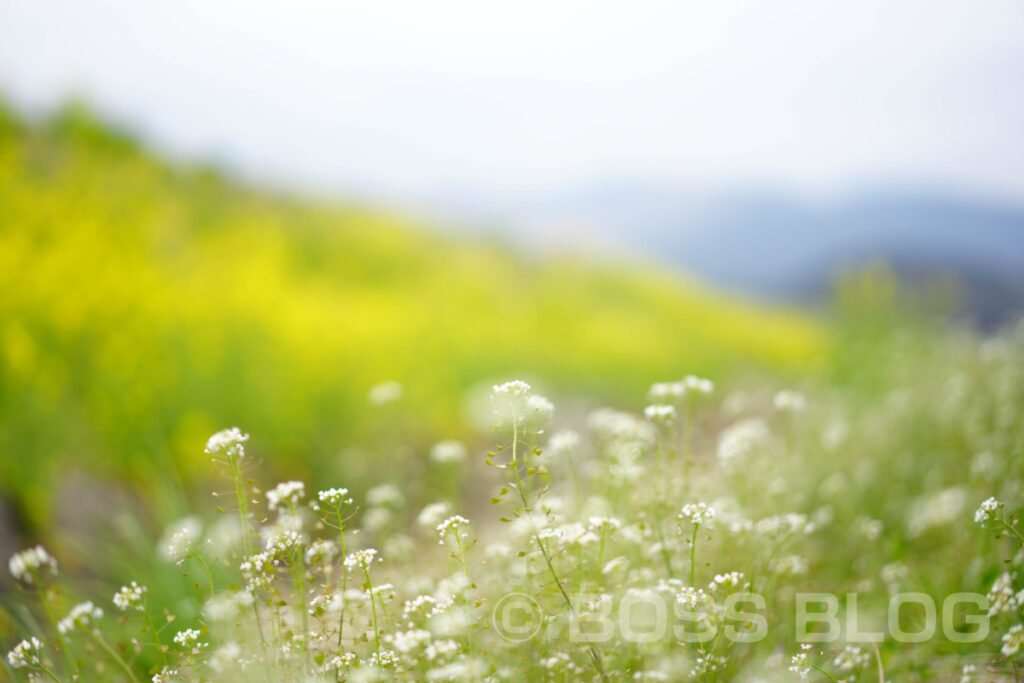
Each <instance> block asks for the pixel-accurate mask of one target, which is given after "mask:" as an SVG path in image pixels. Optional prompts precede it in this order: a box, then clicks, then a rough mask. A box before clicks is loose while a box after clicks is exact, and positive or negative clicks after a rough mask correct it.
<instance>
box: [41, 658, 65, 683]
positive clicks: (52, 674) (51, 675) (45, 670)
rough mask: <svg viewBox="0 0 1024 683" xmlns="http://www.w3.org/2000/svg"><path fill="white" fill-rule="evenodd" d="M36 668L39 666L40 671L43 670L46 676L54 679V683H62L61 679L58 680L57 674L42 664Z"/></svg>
mask: <svg viewBox="0 0 1024 683" xmlns="http://www.w3.org/2000/svg"><path fill="white" fill-rule="evenodd" d="M36 666H38V667H39V668H40V669H42V671H43V673H44V674H46V675H47V676H49V677H50V678H51V679H53V680H54V681H56V682H57V683H61V681H60V679H59V678H57V676H56V674H54V673H53V672H52V671H50V670H49V669H48V668H47V667H46V666H44V665H43V663H42V662H40V663H39V664H37V665H36Z"/></svg>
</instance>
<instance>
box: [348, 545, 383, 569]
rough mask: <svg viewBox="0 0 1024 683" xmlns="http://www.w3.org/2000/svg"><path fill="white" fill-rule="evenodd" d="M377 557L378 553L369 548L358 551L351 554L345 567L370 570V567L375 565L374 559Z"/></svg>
mask: <svg viewBox="0 0 1024 683" xmlns="http://www.w3.org/2000/svg"><path fill="white" fill-rule="evenodd" d="M375 557H377V551H376V550H374V549H373V548H367V549H366V550H357V551H355V552H353V553H349V556H348V557H346V558H345V566H346V567H347V568H348V569H356V568H359V569H364V570H366V569H369V568H370V565H371V564H373V560H374V558H375Z"/></svg>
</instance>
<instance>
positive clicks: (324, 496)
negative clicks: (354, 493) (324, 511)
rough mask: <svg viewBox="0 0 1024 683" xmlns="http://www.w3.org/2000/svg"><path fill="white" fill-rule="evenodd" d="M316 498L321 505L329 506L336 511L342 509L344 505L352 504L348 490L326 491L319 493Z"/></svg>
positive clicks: (335, 489)
mask: <svg viewBox="0 0 1024 683" xmlns="http://www.w3.org/2000/svg"><path fill="white" fill-rule="evenodd" d="M316 497H317V498H318V499H319V500H320V502H321V503H323V504H324V505H328V506H330V507H331V508H333V509H335V510H337V509H338V508H340V507H341V506H342V505H351V504H352V498H350V497H349V495H348V489H341V488H334V489H325V490H323V491H319V492H317V494H316Z"/></svg>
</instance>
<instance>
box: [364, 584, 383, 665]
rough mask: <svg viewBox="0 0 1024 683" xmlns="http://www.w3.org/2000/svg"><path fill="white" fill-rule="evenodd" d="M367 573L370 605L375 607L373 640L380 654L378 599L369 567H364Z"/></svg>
mask: <svg viewBox="0 0 1024 683" xmlns="http://www.w3.org/2000/svg"><path fill="white" fill-rule="evenodd" d="M363 573H364V574H366V590H367V592H368V593H369V594H370V607H371V608H372V609H373V641H374V642H375V643H376V644H377V653H378V654H380V631H379V630H378V628H377V600H376V599H375V598H374V596H373V582H372V581H371V580H370V569H369V567H365V566H364V567H363Z"/></svg>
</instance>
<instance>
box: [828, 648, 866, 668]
mask: <svg viewBox="0 0 1024 683" xmlns="http://www.w3.org/2000/svg"><path fill="white" fill-rule="evenodd" d="M870 661H871V657H870V656H869V655H868V654H867V653H866V652H864V651H863V650H861V649H860V648H859V647H856V646H854V645H847V646H846V647H844V648H843V649H842V650H841V651H840V652H839V654H837V655H836V657H835V659H833V660H832V664H833V666H835V667H836V668H837V669H839V670H840V671H842V672H843V673H850V672H853V671H857V670H858V669H863V668H864V667H865V666H867V665H868V664H869V663H870Z"/></svg>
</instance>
